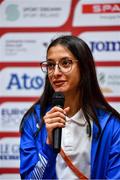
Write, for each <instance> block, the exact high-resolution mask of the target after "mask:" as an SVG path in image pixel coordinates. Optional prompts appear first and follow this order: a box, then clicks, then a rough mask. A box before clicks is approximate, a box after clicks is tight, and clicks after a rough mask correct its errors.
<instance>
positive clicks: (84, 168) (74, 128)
mask: <svg viewBox="0 0 120 180" xmlns="http://www.w3.org/2000/svg"><path fill="white" fill-rule="evenodd" d="M87 124H88V123H87V121H86V120H85V117H84V115H83V113H82V110H80V111H78V112H77V113H76V114H75V115H74V116H72V117H71V118H68V117H66V126H65V128H62V142H61V146H62V148H63V150H64V151H65V153H66V154H67V155H68V156H69V157H70V158H71V160H72V162H73V164H74V165H75V166H76V167H77V168H78V169H79V170H80V171H81V172H82V173H83V174H84V175H86V176H87V177H88V178H89V177H90V152H91V139H92V138H91V137H88V134H87V131H86V130H87ZM56 172H57V176H58V179H64V180H67V179H78V177H77V176H76V175H75V174H74V173H73V172H72V170H71V169H70V168H69V167H68V166H67V165H66V162H65V161H64V160H63V158H62V157H61V155H60V154H58V156H57V160H56Z"/></svg>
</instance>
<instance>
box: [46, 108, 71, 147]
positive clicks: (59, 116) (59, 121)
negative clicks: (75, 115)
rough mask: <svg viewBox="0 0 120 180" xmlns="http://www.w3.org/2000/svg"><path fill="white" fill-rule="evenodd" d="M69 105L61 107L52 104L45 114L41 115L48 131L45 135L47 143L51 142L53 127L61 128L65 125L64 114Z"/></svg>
mask: <svg viewBox="0 0 120 180" xmlns="http://www.w3.org/2000/svg"><path fill="white" fill-rule="evenodd" d="M69 109H70V108H69V107H67V108H65V109H62V108H60V107H58V106H54V107H53V108H52V109H51V110H50V111H48V112H47V113H46V115H45V116H44V117H43V119H44V122H45V124H46V129H47V133H48V137H47V142H46V143H47V144H52V143H53V139H52V137H53V135H52V132H53V129H54V128H63V127H65V122H66V115H67V112H68V111H69Z"/></svg>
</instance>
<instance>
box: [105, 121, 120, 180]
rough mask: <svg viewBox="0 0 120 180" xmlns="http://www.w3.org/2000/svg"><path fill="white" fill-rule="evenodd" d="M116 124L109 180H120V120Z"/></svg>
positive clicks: (109, 166) (110, 156) (110, 155)
mask: <svg viewBox="0 0 120 180" xmlns="http://www.w3.org/2000/svg"><path fill="white" fill-rule="evenodd" d="M114 122H115V123H114V126H113V129H112V131H113V136H112V141H111V148H110V154H109V164H108V173H107V179H120V119H119V120H118V119H117V120H116V119H115V121H114Z"/></svg>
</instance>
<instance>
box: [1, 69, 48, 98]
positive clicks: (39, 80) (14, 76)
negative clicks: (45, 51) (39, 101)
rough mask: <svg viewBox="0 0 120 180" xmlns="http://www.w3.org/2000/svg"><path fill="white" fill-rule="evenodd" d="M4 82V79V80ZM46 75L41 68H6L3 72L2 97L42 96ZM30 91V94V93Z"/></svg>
mask: <svg viewBox="0 0 120 180" xmlns="http://www.w3.org/2000/svg"><path fill="white" fill-rule="evenodd" d="M4 77H6V78H5V80H4V81H2V79H4ZM44 78H45V74H44V73H43V72H42V71H41V69H40V67H35V68H28V67H27V68H25V67H24V68H5V69H3V70H2V71H1V92H0V93H1V94H2V96H40V95H41V93H42V92H43V88H44ZM28 91H29V93H28Z"/></svg>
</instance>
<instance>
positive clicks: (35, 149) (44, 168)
mask: <svg viewBox="0 0 120 180" xmlns="http://www.w3.org/2000/svg"><path fill="white" fill-rule="evenodd" d="M34 122H35V120H34V116H33V117H32V116H29V118H27V119H26V120H25V123H24V127H23V133H22V135H21V138H20V175H21V178H22V179H52V178H53V176H54V175H55V161H56V156H57V154H56V153H55V152H53V148H52V147H50V146H49V145H47V144H46V143H43V144H42V142H41V141H40V140H39V141H37V144H36V138H35V137H34V130H35V128H36V124H35V123H34ZM33 129H34V130H33Z"/></svg>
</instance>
